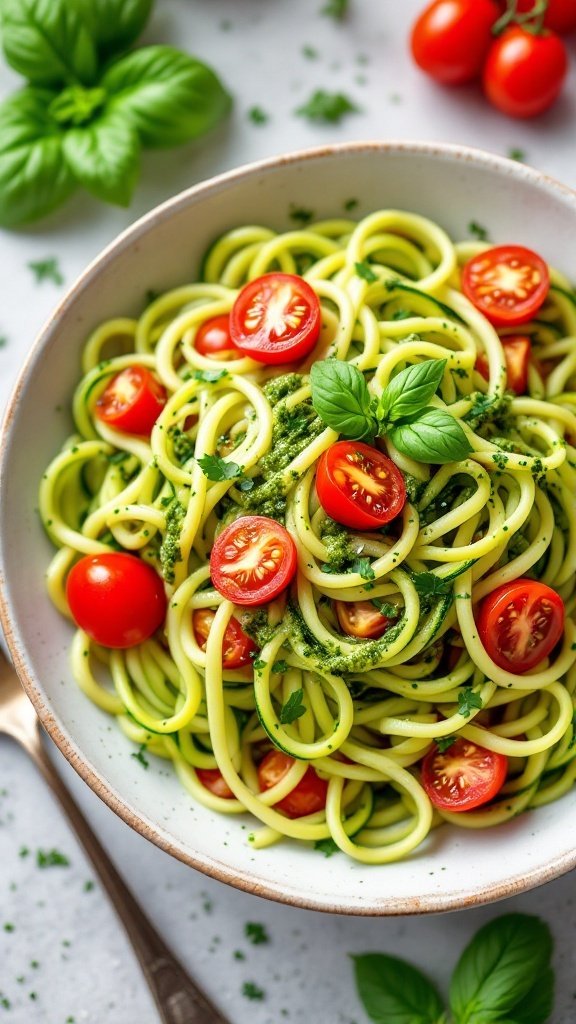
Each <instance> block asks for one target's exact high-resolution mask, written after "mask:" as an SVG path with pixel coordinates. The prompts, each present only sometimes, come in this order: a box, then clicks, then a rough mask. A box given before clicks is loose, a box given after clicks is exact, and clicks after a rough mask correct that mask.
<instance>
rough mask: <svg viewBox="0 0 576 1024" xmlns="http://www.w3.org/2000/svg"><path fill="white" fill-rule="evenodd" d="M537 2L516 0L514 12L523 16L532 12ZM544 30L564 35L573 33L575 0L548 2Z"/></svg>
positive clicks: (534, 0) (575, 24)
mask: <svg viewBox="0 0 576 1024" xmlns="http://www.w3.org/2000/svg"><path fill="white" fill-rule="evenodd" d="M537 3H538V0H517V3H516V11H517V12H518V14H525V13H527V12H528V11H533V10H534V8H535V7H536V6H537ZM544 24H545V26H546V28H549V29H552V31H553V32H559V33H560V35H565V34H566V33H567V32H574V30H575V29H576V0H548V7H547V8H546V13H545V15H544Z"/></svg>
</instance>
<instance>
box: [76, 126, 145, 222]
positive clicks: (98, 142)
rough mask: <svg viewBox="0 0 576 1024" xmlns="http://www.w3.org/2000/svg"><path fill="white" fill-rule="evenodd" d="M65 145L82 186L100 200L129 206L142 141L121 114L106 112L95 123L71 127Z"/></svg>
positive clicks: (138, 168) (136, 177) (134, 184)
mask: <svg viewBox="0 0 576 1024" xmlns="http://www.w3.org/2000/svg"><path fill="white" fill-rule="evenodd" d="M62 147H63V151H64V157H65V160H66V163H67V164H68V166H69V168H70V170H71V171H72V173H73V175H74V177H75V178H76V180H77V181H79V182H80V184H81V185H84V187H85V188H87V189H88V191H89V192H92V193H93V195H95V196H97V198H98V199H104V200H105V201H106V202H108V203H116V204H117V205H118V206H128V204H129V202H130V200H131V198H132V193H133V191H134V188H135V186H136V182H137V180H138V173H139V170H140V142H139V139H138V133H137V132H136V130H135V129H134V128H133V127H132V126H131V125H130V124H129V123H127V122H126V120H125V119H124V118H123V117H122V116H121V115H119V114H118V113H115V112H114V111H111V112H110V113H106V112H105V113H104V114H103V115H102V116H101V117H99V118H97V120H95V121H93V122H92V123H91V124H87V125H84V126H83V127H80V128H70V129H69V131H67V132H66V133H65V135H64V138H63V141H62Z"/></svg>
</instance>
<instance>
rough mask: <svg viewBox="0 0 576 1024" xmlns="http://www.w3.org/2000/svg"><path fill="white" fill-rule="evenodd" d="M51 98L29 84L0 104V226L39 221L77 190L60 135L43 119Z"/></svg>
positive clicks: (49, 119) (42, 90)
mask: <svg viewBox="0 0 576 1024" xmlns="http://www.w3.org/2000/svg"><path fill="white" fill-rule="evenodd" d="M54 96H55V94H54V93H53V92H52V91H51V90H49V89H37V88H34V87H32V86H31V87H29V88H27V89H21V90H20V92H16V93H13V94H12V96H10V97H9V98H8V99H7V100H5V101H4V103H2V104H1V105H0V142H1V145H0V225H1V226H2V227H5V228H9V227H14V226H15V225H16V224H23V223H25V222H26V221H30V220H35V219H36V218H38V217H42V216H43V215H44V214H46V213H49V212H50V211H51V210H53V209H54V207H56V206H59V204H60V203H62V202H63V201H64V200H65V199H67V198H68V196H69V195H71V193H72V192H73V191H74V188H75V187H76V182H75V180H74V175H73V174H72V172H71V170H70V168H69V167H68V165H67V163H66V161H65V159H64V154H63V152H62V131H61V130H60V128H59V127H58V125H57V124H56V123H55V122H54V121H53V120H52V119H51V118H49V116H48V107H49V106H50V103H51V102H52V101H53V99H54Z"/></svg>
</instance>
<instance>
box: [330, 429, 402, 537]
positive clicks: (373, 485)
mask: <svg viewBox="0 0 576 1024" xmlns="http://www.w3.org/2000/svg"><path fill="white" fill-rule="evenodd" d="M316 491H317V492H318V500H319V502H320V504H321V505H322V508H323V509H324V511H325V512H326V513H327V514H328V515H329V516H331V518H332V519H335V520H336V522H337V523H342V525H343V526H350V527H351V528H352V529H354V530H377V529H379V528H380V527H381V526H384V525H385V524H386V523H389V522H390V520H391V519H394V518H395V516H397V515H398V514H399V513H400V512H401V511H402V509H403V508H404V505H405V502H406V484H405V483H404V477H403V476H402V473H401V472H400V470H399V469H398V468H397V466H395V465H394V463H393V462H392V460H391V459H389V458H388V456H386V455H383V454H382V452H379V451H378V449H377V448H372V446H371V445H369V444H363V443H362V442H361V441H337V442H336V444H333V445H332V446H331V447H330V448H328V450H327V451H325V452H324V453H323V454H322V456H321V458H320V461H319V463H318V469H317V471H316Z"/></svg>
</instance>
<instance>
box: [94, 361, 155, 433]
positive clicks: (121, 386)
mask: <svg viewBox="0 0 576 1024" xmlns="http://www.w3.org/2000/svg"><path fill="white" fill-rule="evenodd" d="M166 397H167V396H166V389H165V388H164V387H163V386H162V384H160V382H159V381H158V380H157V379H156V377H155V376H154V374H153V373H151V372H150V370H148V369H147V368H146V367H145V366H127V367H126V368H125V369H124V370H120V373H117V374H116V375H115V376H114V377H112V380H111V381H109V382H108V384H107V385H106V387H105V389H104V391H103V392H102V394H101V395H100V397H99V399H98V400H97V402H96V408H95V412H96V416H97V417H98V419H99V420H102V422H103V423H107V424H108V426H110V427H114V429H115V430H121V431H122V432H123V433H125V434H138V435H139V436H141V437H149V435H150V432H151V430H152V427H153V426H154V424H155V422H156V420H157V419H158V417H159V415H160V413H161V412H162V409H163V408H164V406H165V405H166Z"/></svg>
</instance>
